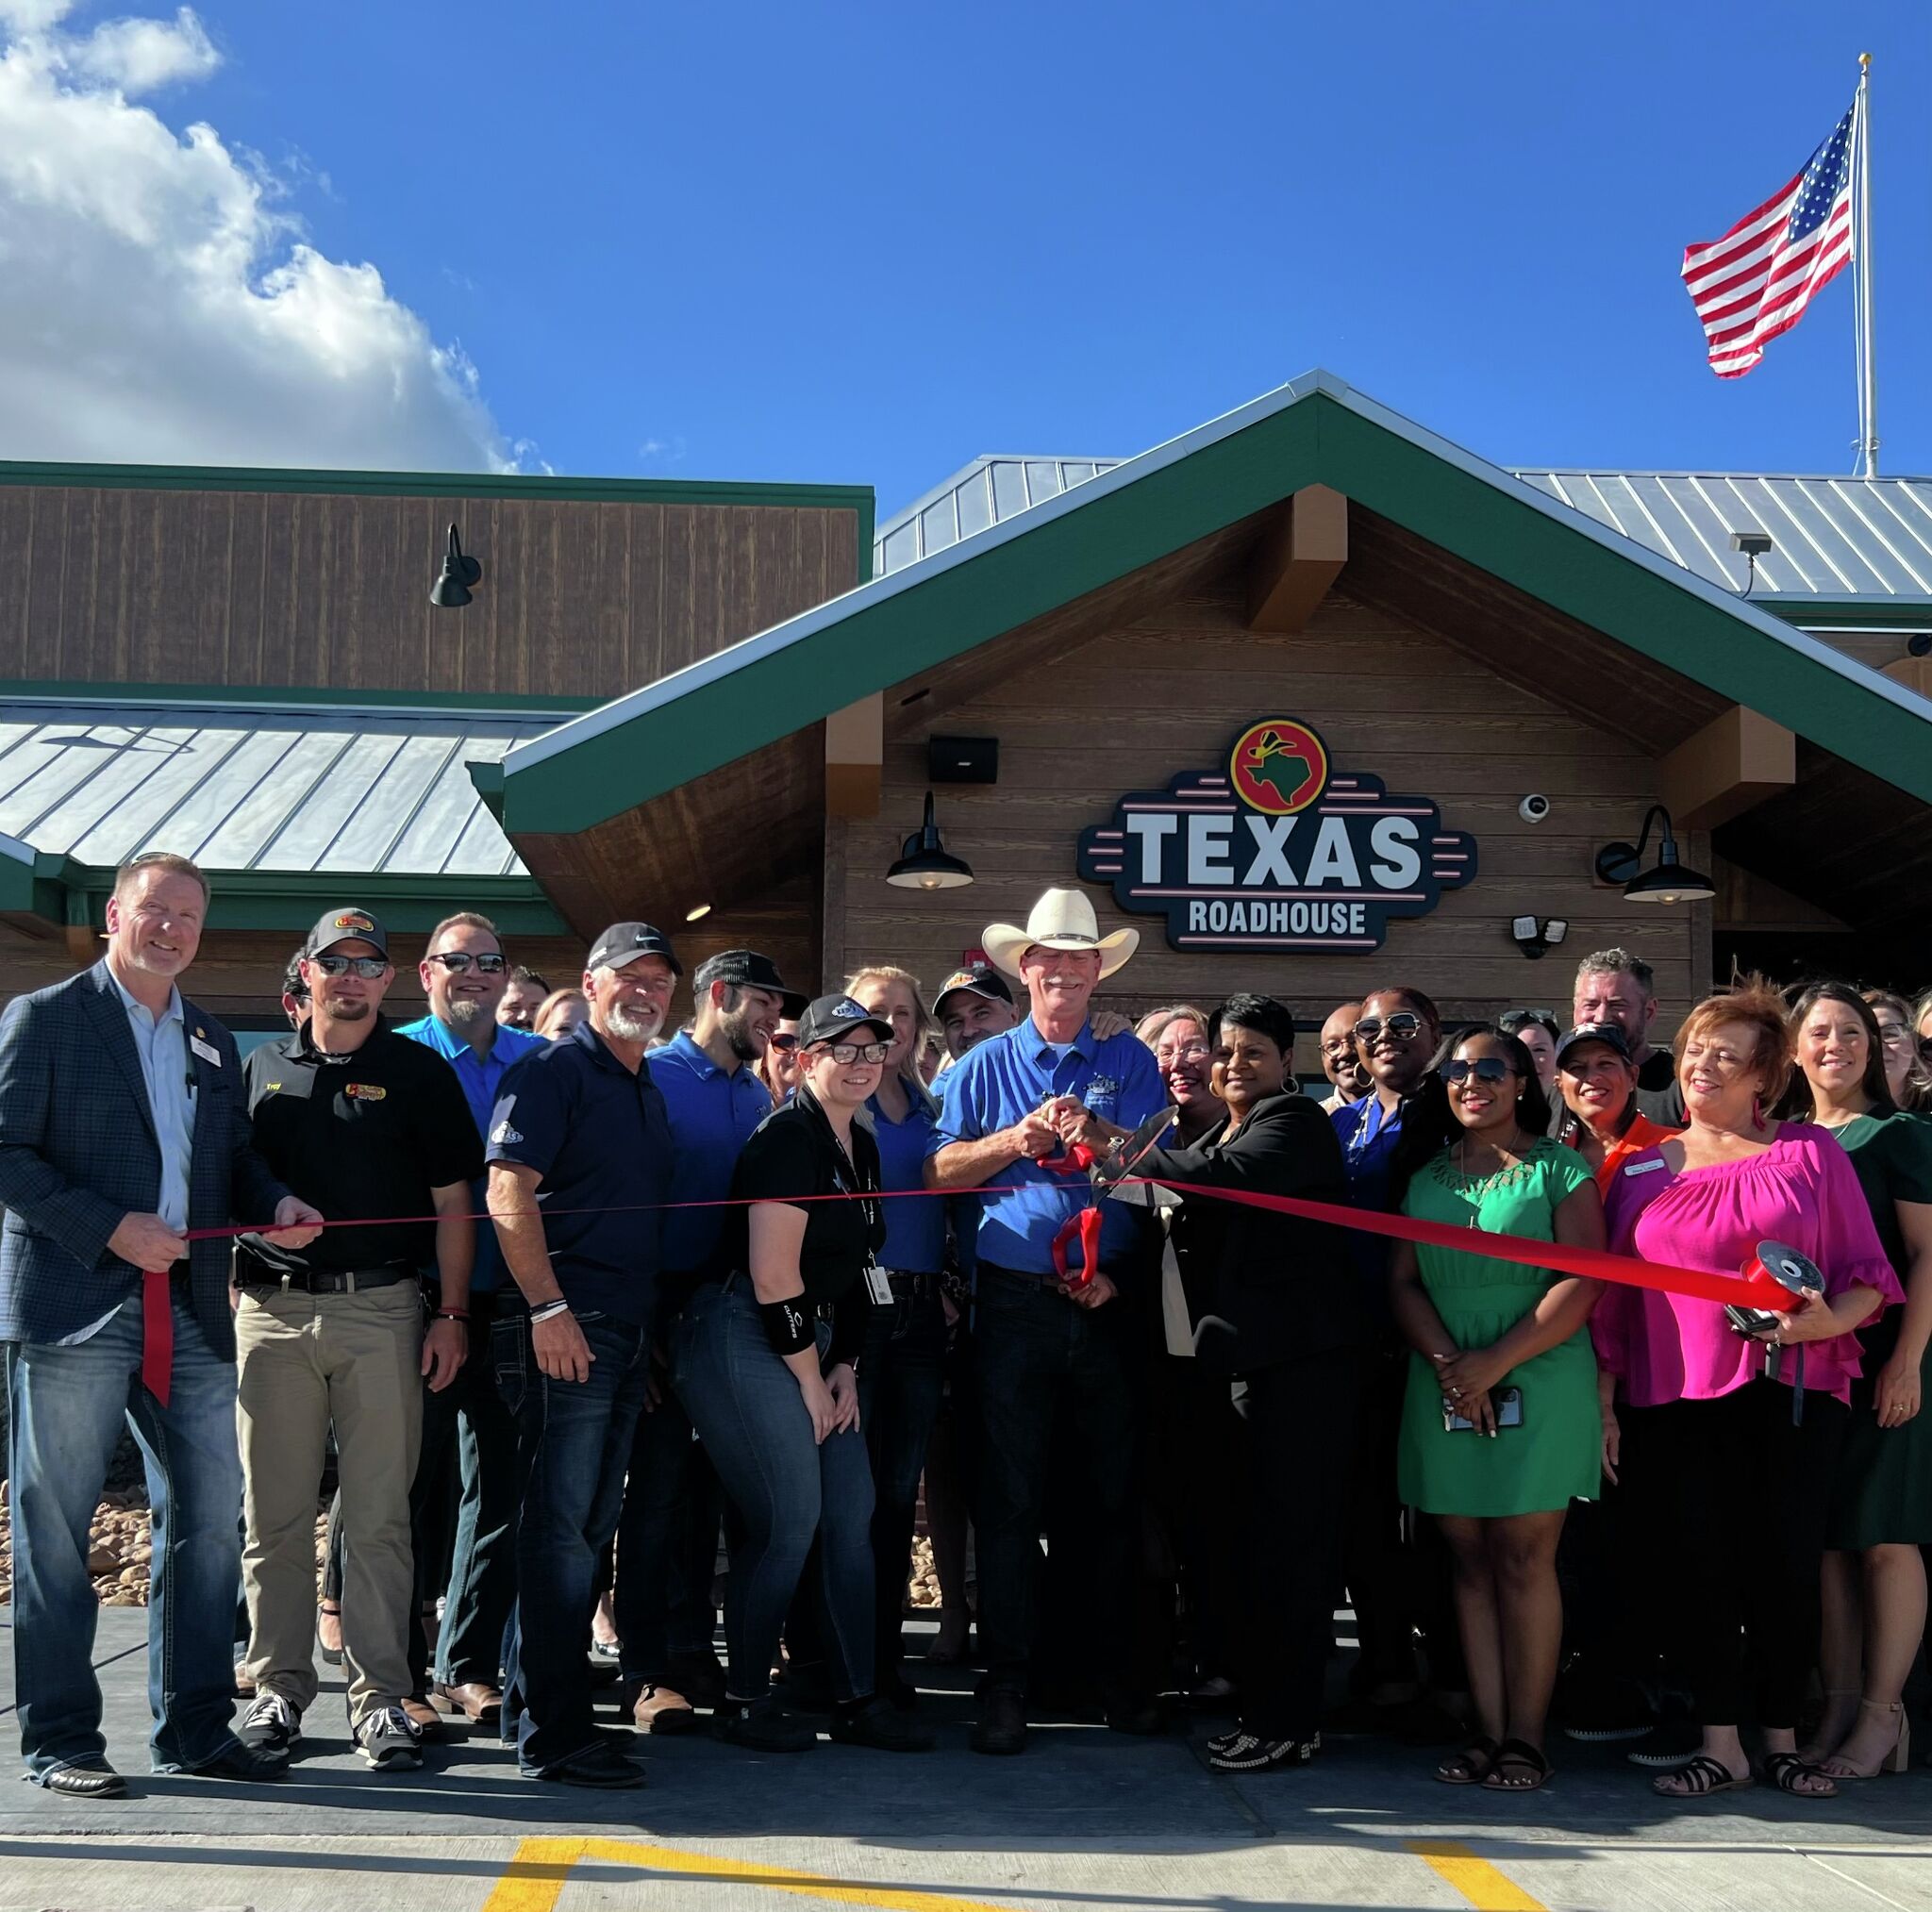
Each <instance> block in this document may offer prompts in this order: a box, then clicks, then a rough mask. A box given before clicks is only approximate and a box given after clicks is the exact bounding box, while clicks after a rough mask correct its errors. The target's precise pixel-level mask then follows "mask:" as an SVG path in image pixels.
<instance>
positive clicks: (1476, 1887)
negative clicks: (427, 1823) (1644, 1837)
mask: <svg viewBox="0 0 1932 1912" xmlns="http://www.w3.org/2000/svg"><path fill="white" fill-rule="evenodd" d="M1402 1843H1403V1844H1404V1845H1405V1846H1406V1847H1407V1849H1408V1850H1409V1851H1410V1852H1412V1853H1413V1854H1415V1855H1416V1857H1417V1858H1419V1859H1421V1860H1423V1861H1424V1863H1425V1864H1426V1865H1427V1866H1428V1868H1429V1870H1431V1871H1433V1872H1434V1873H1435V1874H1436V1876H1437V1877H1438V1878H1441V1879H1445V1880H1447V1881H1448V1883H1449V1884H1450V1885H1452V1886H1454V1887H1456V1889H1457V1891H1458V1892H1460V1893H1461V1894H1462V1896H1463V1897H1464V1898H1465V1899H1467V1900H1468V1901H1469V1903H1470V1904H1472V1905H1474V1907H1475V1908H1476V1912H1549V1908H1548V1907H1547V1906H1546V1905H1545V1904H1543V1902H1542V1901H1541V1899H1532V1898H1531V1897H1530V1896H1529V1894H1528V1893H1527V1892H1525V1891H1524V1889H1523V1887H1521V1886H1519V1885H1517V1883H1516V1882H1515V1881H1514V1880H1513V1879H1511V1878H1509V1877H1508V1876H1507V1874H1505V1873H1503V1872H1499V1871H1498V1870H1496V1868H1495V1867H1494V1866H1492V1865H1491V1864H1490V1862H1489V1860H1487V1859H1479V1858H1477V1856H1476V1855H1475V1854H1474V1853H1473V1852H1471V1851H1470V1849H1469V1848H1468V1847H1467V1846H1465V1845H1463V1844H1461V1843H1460V1842H1459V1841H1458V1840H1456V1839H1404V1840H1403V1842H1402ZM490 1912H497V1908H496V1907H495V1906H493V1905H492V1906H491V1908H490Z"/></svg>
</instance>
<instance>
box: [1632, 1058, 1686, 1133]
mask: <svg viewBox="0 0 1932 1912" xmlns="http://www.w3.org/2000/svg"><path fill="white" fill-rule="evenodd" d="M1637 1106H1638V1108H1639V1109H1641V1111H1642V1113H1643V1114H1645V1115H1647V1116H1648V1117H1649V1118H1650V1119H1651V1121H1652V1122H1663V1123H1665V1124H1667V1125H1668V1126H1669V1127H1671V1128H1682V1127H1683V1126H1684V1091H1683V1090H1682V1089H1679V1088H1678V1087H1677V1058H1676V1057H1675V1056H1673V1055H1672V1054H1671V1052H1670V1051H1669V1050H1668V1049H1653V1050H1652V1051H1651V1052H1650V1054H1649V1055H1648V1056H1645V1057H1644V1058H1643V1060H1642V1061H1641V1063H1639V1064H1638V1066H1637Z"/></svg>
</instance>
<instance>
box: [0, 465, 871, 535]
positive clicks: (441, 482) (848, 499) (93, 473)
mask: <svg viewBox="0 0 1932 1912" xmlns="http://www.w3.org/2000/svg"><path fill="white" fill-rule="evenodd" d="M0 485H59V486H73V487H79V488H83V489H87V490H131V491H307V492H327V493H334V494H337V495H342V496H348V495H362V496H372V497H380V498H535V499H551V500H563V499H576V500H583V501H589V502H592V503H602V504H613V505H763V506H771V507H779V508H787V507H791V508H797V507H805V508H808V509H818V510H829V511H839V510H844V511H857V512H858V514H859V516H860V518H861V519H862V520H863V524H862V527H861V528H862V529H863V530H864V532H865V542H866V544H867V545H870V544H871V542H872V521H873V514H874V507H875V502H876V501H875V497H874V491H873V489H872V487H871V486H870V485H800V484H770V485H767V484H759V483H757V482H756V481H742V482H741V481H733V480H727V479H720V480H715V481H714V480H712V479H708V478H597V477H570V476H532V475H526V474H521V473H517V474H508V473H504V474H499V473H492V472H350V471H341V472H335V471H308V470H289V471H282V470H277V469H275V468H274V467H272V466H265V465H264V466H255V465H92V464H64V463H39V462H28V461H25V460H21V459H14V458H0Z"/></svg>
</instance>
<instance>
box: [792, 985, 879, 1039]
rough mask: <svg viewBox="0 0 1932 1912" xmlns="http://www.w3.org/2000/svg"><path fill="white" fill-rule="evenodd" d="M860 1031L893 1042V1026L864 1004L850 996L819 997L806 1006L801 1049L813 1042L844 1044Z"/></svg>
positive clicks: (800, 1026) (801, 1019)
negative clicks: (867, 1030)
mask: <svg viewBox="0 0 1932 1912" xmlns="http://www.w3.org/2000/svg"><path fill="white" fill-rule="evenodd" d="M860 1029H870V1030H871V1031H872V1032H873V1033H874V1037H875V1038H876V1039H877V1040H879V1041H881V1042H890V1041H891V1039H892V1025H891V1023H887V1022H882V1021H881V1020H880V1019H879V1018H878V1017H877V1016H874V1014H873V1012H872V1011H871V1010H870V1009H868V1008H867V1007H866V1006H865V1005H864V1004H863V1003H855V1002H854V1001H853V1000H852V998H851V997H850V996H843V995H841V996H819V997H817V998H815V999H814V1000H813V1001H811V1002H809V1003H808V1004H807V1005H806V1006H805V1014H804V1015H802V1016H801V1017H799V1019H798V1046H799V1047H800V1048H801V1049H809V1048H810V1047H811V1045H812V1044H813V1043H814V1042H842V1041H844V1040H845V1039H847V1038H848V1037H850V1036H852V1035H854V1034H856V1033H857V1032H858V1030H860Z"/></svg>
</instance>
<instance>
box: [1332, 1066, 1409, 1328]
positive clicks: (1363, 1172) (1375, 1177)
mask: <svg viewBox="0 0 1932 1912" xmlns="http://www.w3.org/2000/svg"><path fill="white" fill-rule="evenodd" d="M1407 1112H1408V1105H1407V1103H1406V1102H1404V1103H1400V1104H1398V1105H1397V1106H1396V1110H1395V1113H1394V1114H1393V1115H1390V1114H1389V1113H1388V1112H1387V1111H1386V1110H1385V1109H1384V1108H1383V1106H1382V1103H1381V1099H1380V1098H1379V1097H1378V1096H1377V1095H1376V1094H1375V1092H1374V1090H1373V1089H1371V1090H1370V1091H1369V1093H1368V1094H1367V1095H1365V1096H1363V1097H1362V1099H1361V1100H1360V1101H1359V1102H1350V1103H1344V1104H1343V1105H1342V1106H1341V1107H1340V1108H1337V1109H1331V1110H1330V1111H1329V1114H1328V1120H1329V1121H1330V1122H1333V1123H1334V1124H1335V1133H1336V1134H1337V1135H1338V1136H1339V1137H1340V1138H1341V1156H1342V1161H1343V1163H1344V1165H1345V1167H1346V1169H1347V1172H1348V1199H1349V1203H1350V1205H1352V1206H1354V1207H1357V1208H1371V1209H1374V1211H1375V1213H1377V1214H1383V1213H1386V1212H1387V1210H1388V1207H1389V1172H1390V1171H1391V1168H1393V1166H1394V1158H1395V1145H1396V1143H1397V1142H1399V1141H1400V1140H1401V1139H1402V1118H1403V1117H1404V1116H1405V1115H1406V1114H1407ZM1348 1252H1349V1256H1350V1258H1351V1259H1352V1260H1353V1261H1354V1263H1355V1266H1356V1272H1357V1273H1358V1274H1360V1275H1361V1276H1362V1277H1363V1278H1364V1279H1367V1280H1373V1281H1374V1282H1376V1283H1380V1282H1382V1281H1383V1280H1384V1278H1385V1277H1386V1276H1387V1274H1388V1272H1389V1253H1390V1250H1389V1242H1388V1240H1387V1239H1386V1238H1384V1237H1383V1236H1380V1235H1358V1234H1357V1233H1355V1232H1354V1231H1353V1230H1351V1231H1350V1232H1349V1237H1348ZM1377 1291H1378V1292H1379V1289H1378V1290H1377Z"/></svg>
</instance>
